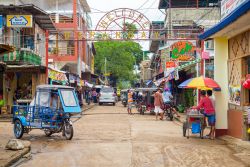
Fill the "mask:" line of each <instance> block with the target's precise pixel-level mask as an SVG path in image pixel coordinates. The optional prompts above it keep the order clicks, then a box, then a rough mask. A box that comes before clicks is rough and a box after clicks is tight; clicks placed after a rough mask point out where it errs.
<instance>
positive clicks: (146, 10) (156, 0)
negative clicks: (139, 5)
mask: <svg viewBox="0 0 250 167" xmlns="http://www.w3.org/2000/svg"><path fill="white" fill-rule="evenodd" d="M156 1H157V0H154V1H153V3H151V5H150V6H149V7H148V8H151V7H152V6H153V5H154V4H155V2H156ZM147 11H148V10H146V11H145V12H143V13H144V15H145V13H147Z"/></svg>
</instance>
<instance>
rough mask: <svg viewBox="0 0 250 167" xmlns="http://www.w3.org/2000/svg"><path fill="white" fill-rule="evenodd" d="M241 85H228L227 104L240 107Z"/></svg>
mask: <svg viewBox="0 0 250 167" xmlns="http://www.w3.org/2000/svg"><path fill="white" fill-rule="evenodd" d="M240 94H241V85H231V84H230V85H229V103H231V104H235V105H240Z"/></svg>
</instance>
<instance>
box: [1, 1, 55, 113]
mask: <svg viewBox="0 0 250 167" xmlns="http://www.w3.org/2000/svg"><path fill="white" fill-rule="evenodd" d="M5 3H6V5H5V4H3V5H1V6H0V25H1V26H0V43H1V44H0V47H1V49H2V50H4V49H5V50H6V51H7V52H3V53H2V54H1V55H0V61H1V62H4V63H5V70H4V72H1V73H0V81H1V82H0V92H1V93H3V97H4V100H5V101H6V105H7V107H8V110H9V111H10V108H11V106H12V104H13V101H14V102H17V100H19V101H21V100H24V99H25V100H26V101H29V100H30V99H31V98H32V97H33V96H34V93H35V87H36V85H38V84H41V83H46V80H47V79H46V78H47V77H46V71H47V70H46V57H48V54H47V53H48V52H47V51H48V50H47V48H46V40H47V39H48V33H54V32H55V31H56V29H55V27H54V24H53V22H52V20H51V19H50V17H49V14H48V13H46V12H45V11H43V10H42V9H40V8H39V7H37V6H34V5H10V4H7V2H5ZM8 3H10V2H8ZM46 34H47V36H46ZM17 91H19V92H20V96H19V97H18V99H16V98H14V97H15V96H14V94H15V92H17Z"/></svg>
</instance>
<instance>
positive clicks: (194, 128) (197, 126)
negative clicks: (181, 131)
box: [192, 122, 201, 134]
mask: <svg viewBox="0 0 250 167" xmlns="http://www.w3.org/2000/svg"><path fill="white" fill-rule="evenodd" d="M200 131H201V125H200V122H193V123H192V133H193V134H195V133H200Z"/></svg>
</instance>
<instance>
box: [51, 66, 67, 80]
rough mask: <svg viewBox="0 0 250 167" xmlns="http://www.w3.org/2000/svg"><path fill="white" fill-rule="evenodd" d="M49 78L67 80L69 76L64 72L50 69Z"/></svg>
mask: <svg viewBox="0 0 250 167" xmlns="http://www.w3.org/2000/svg"><path fill="white" fill-rule="evenodd" d="M49 78H50V79H52V80H56V81H67V80H68V79H67V77H66V75H65V74H64V73H61V72H58V71H55V70H51V69H49Z"/></svg>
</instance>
